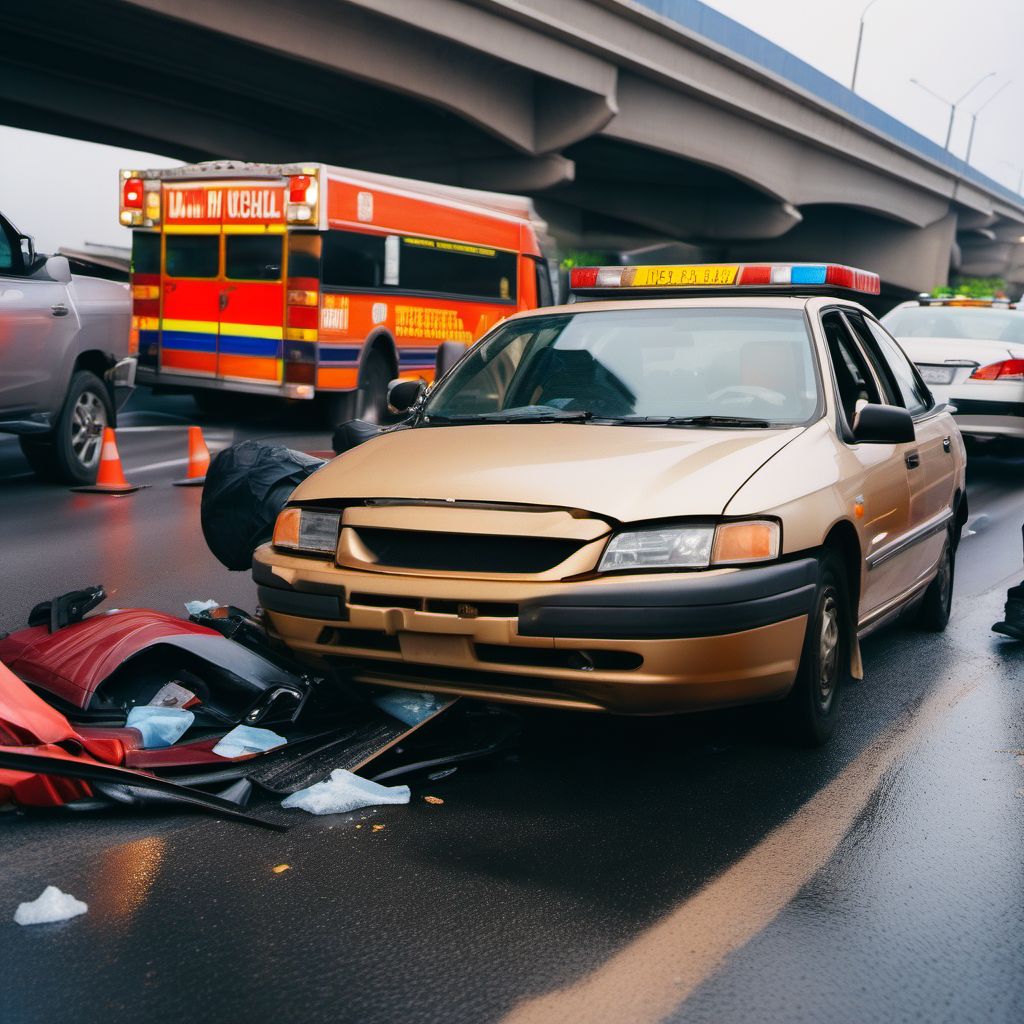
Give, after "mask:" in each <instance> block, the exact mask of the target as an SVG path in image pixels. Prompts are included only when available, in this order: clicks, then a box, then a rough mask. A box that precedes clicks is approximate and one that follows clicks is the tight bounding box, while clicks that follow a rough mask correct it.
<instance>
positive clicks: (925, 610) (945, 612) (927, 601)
mask: <svg viewBox="0 0 1024 1024" xmlns="http://www.w3.org/2000/svg"><path fill="white" fill-rule="evenodd" d="M955 578H956V545H955V544H954V543H953V536H952V534H950V533H947V534H946V543H945V545H943V548H942V559H941V561H940V562H939V571H938V573H936V575H935V579H933V580H932V581H931V583H929V584H928V589H927V590H926V591H925V592H924V599H923V600H922V601H921V604H920V606H919V607H918V609H917V615H916V616H915V619H914V625H915V626H917V628H918V629H923V630H925V631H926V632H928V633H941V632H942V631H943V630H944V629H945V628H946V625H947V623H948V622H949V614H950V612H951V610H952V608H953V581H954V579H955Z"/></svg>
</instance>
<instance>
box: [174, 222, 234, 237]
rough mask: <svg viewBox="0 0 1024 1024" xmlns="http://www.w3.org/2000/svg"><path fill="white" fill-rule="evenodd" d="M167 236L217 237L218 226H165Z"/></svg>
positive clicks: (218, 232)
mask: <svg viewBox="0 0 1024 1024" xmlns="http://www.w3.org/2000/svg"><path fill="white" fill-rule="evenodd" d="M164 231H165V232H166V233H167V234H168V235H219V234H220V225H219V224H165V225H164Z"/></svg>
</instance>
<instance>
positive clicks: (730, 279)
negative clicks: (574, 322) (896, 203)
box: [569, 263, 881, 295]
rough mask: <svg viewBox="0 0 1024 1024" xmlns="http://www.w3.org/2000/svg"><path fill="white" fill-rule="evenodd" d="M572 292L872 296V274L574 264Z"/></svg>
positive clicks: (816, 267)
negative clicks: (851, 293)
mask: <svg viewBox="0 0 1024 1024" xmlns="http://www.w3.org/2000/svg"><path fill="white" fill-rule="evenodd" d="M569 287H570V288H571V290H572V291H574V292H591V291H604V290H606V289H608V290H613V291H614V290H618V289H637V290H640V289H643V290H652V291H661V290H664V289H694V290H701V289H713V290H715V291H718V290H721V289H737V290H742V289H746V288H752V289H753V288H756V289H758V290H762V289H771V290H774V289H787V290H789V291H793V290H794V289H796V290H801V291H802V290H805V289H813V290H816V291H817V290H823V291H828V290H830V289H837V290H838V289H842V290H845V291H854V292H862V293H864V294H866V295H877V294H878V293H879V292H880V290H881V281H880V279H879V277H878V275H877V274H873V273H871V272H870V271H867V270H858V269H857V268H856V267H846V266H842V265H841V264H837V263H695V264H687V265H675V266H640V267H575V268H574V269H573V270H572V271H571V273H570V275H569Z"/></svg>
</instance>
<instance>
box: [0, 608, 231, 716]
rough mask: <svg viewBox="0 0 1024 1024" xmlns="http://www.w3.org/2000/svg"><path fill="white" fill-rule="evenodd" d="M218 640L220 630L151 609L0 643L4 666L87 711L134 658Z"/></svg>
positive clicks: (28, 632)
mask: <svg viewBox="0 0 1024 1024" xmlns="http://www.w3.org/2000/svg"><path fill="white" fill-rule="evenodd" d="M196 635H198V636H210V637H219V636H220V634H219V633H217V631H216V630H213V629H209V628H208V627H206V626H200V625H198V624H197V623H194V622H189V621H188V620H187V619H180V618H177V617H175V616H173V615H167V614H165V613H164V612H158V611H153V610H152V609H149V608H130V609H125V610H122V611H114V612H106V613H102V614H99V615H91V616H89V618H87V619H83V620H82V621H81V622H75V623H72V624H71V625H70V626H65V627H64V628H63V629H60V630H58V631H57V632H56V633H51V632H49V630H48V629H47V627H46V626H29V627H28V628H27V629H21V630H18V631H17V632H15V633H11V635H10V636H8V637H6V638H4V639H3V640H0V661H2V662H4V663H5V664H6V665H8V666H9V667H10V668H11V669H12V670H13V671H14V672H15V673H16V674H17V675H19V676H21V677H22V678H23V679H27V680H28V681H29V682H30V683H32V684H33V685H34V686H37V687H39V688H40V689H43V690H46V691H47V692H48V693H52V694H54V696H56V697H59V698H60V699H61V700H63V701H65V702H67V703H68V704H69V705H71V706H72V707H78V708H83V709H84V708H87V707H88V706H89V702H90V701H91V700H92V698H93V696H94V694H95V693H96V689H97V687H98V686H99V685H100V684H101V683H102V682H103V681H104V680H105V679H106V678H107V677H108V676H109V675H111V673H113V672H114V671H115V669H117V668H118V667H119V666H120V665H121V664H123V663H124V661H126V660H127V659H128V658H130V657H132V655H134V654H137V653H138V652H139V651H142V650H144V649H146V648H147V647H150V646H151V645H152V644H154V643H155V642H157V641H159V640H163V639H166V638H169V637H181V636H196Z"/></svg>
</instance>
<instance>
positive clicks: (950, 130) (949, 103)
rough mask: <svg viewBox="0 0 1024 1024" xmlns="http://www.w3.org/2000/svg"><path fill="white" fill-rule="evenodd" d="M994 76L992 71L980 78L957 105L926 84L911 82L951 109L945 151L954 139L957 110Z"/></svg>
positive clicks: (915, 80)
mask: <svg viewBox="0 0 1024 1024" xmlns="http://www.w3.org/2000/svg"><path fill="white" fill-rule="evenodd" d="M994 74H995V72H994V71H990V72H989V73H988V74H987V75H982V76H981V78H979V79H978V80H977V81H976V82H975V83H974V85H972V86H971V87H970V89H968V90H967V92H965V93H964V94H963V96H961V97H960V99H958V100H957V101H956V102H955V103H954V102H953V101H952V100H947V99H946V97H945V96H940V95H939V94H938V93H937V92H936V91H935V90H934V89H929V88H928V86H927V85H925V84H924V82H920V81H918V80H917V79H916V78H912V79H911V80H910V82H911V84H912V85H916V86H917V87H918V88H920V89H924V91H925V92H926V93H928V95H929V96H934V97H935V98H936V99H937V100H939V101H940V102H942V103H945V104H946V106H948V107H949V125H948V126H947V127H946V142H945V147H944V148H945V149H947V150H948V149H949V143H950V140H951V139H952V138H953V119H954V118H955V117H956V108H957V107H959V106H960V104H961V103H963V101H964V100H965V99H967V97H968V96H970V95H971V93H972V92H974V90H975V89H977V88H978V86H979V85H981V83H982V82H987V81H988V80H989V79H990V78H991V77H992V76H993V75H994Z"/></svg>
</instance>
